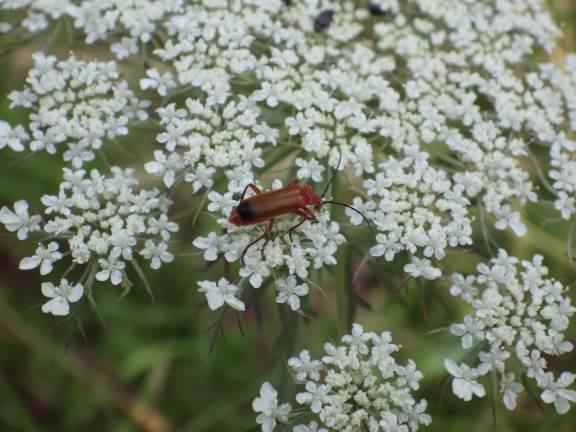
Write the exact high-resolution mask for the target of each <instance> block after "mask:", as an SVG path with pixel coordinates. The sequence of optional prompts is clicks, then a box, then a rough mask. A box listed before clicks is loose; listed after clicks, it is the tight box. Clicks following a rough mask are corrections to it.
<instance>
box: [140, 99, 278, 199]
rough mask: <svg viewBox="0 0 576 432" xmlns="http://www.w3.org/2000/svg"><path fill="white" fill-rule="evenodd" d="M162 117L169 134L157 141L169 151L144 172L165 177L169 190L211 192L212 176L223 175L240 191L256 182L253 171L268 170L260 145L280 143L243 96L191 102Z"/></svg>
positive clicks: (163, 110)
mask: <svg viewBox="0 0 576 432" xmlns="http://www.w3.org/2000/svg"><path fill="white" fill-rule="evenodd" d="M158 115H159V116H160V124H161V125H162V126H163V127H164V129H165V131H164V132H162V133H160V134H159V135H158V136H157V141H158V142H159V143H160V144H162V145H163V146H164V147H165V149H166V151H165V152H164V151H162V150H156V151H155V152H154V158H155V161H152V162H148V163H147V164H146V166H145V167H146V170H147V171H148V172H149V173H150V174H153V175H157V176H161V177H162V178H163V181H164V184H165V185H166V186H167V187H171V186H172V185H173V184H174V183H175V182H176V181H185V182H187V183H191V184H192V189H193V191H194V192H197V191H198V190H200V189H201V188H205V189H208V190H210V189H211V188H212V186H213V184H214V179H213V178H214V176H215V175H216V174H221V173H222V172H223V171H225V172H226V175H227V177H228V179H229V190H231V191H233V192H239V191H242V189H243V188H244V186H245V185H246V184H247V183H249V182H250V181H252V167H257V168H261V167H263V166H264V160H263V159H262V149H261V148H260V146H261V145H263V144H276V142H277V139H278V133H277V131H275V130H273V129H271V128H270V127H268V126H267V125H266V124H265V123H263V122H261V121H259V120H258V117H259V116H260V111H259V110H258V107H256V106H254V105H253V104H251V103H250V101H249V100H248V99H246V98H245V97H240V99H239V100H236V101H234V100H230V101H227V103H225V104H222V105H221V104H219V103H217V102H215V101H213V103H212V104H210V103H209V102H206V103H205V104H203V103H202V102H201V101H199V100H194V99H187V100H186V109H180V108H176V106H175V105H174V104H170V105H168V106H166V107H163V108H160V109H159V110H158Z"/></svg>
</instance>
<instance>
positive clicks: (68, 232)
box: [0, 167, 178, 315]
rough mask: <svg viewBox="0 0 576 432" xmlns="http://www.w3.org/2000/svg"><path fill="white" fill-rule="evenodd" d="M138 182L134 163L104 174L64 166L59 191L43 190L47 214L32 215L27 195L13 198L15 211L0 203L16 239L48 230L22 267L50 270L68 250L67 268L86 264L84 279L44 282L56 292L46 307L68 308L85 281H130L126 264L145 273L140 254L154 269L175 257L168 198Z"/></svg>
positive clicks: (0, 219) (49, 292)
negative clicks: (72, 282)
mask: <svg viewBox="0 0 576 432" xmlns="http://www.w3.org/2000/svg"><path fill="white" fill-rule="evenodd" d="M137 185H138V181H137V180H136V178H135V177H134V172H133V170H130V169H124V170H123V169H120V168H117V167H114V168H112V175H111V176H109V177H105V176H103V175H102V174H101V173H100V172H98V171H97V170H95V169H94V170H92V171H90V172H89V173H88V172H86V171H85V170H76V171H74V170H70V169H67V168H65V169H64V180H63V182H62V183H61V184H60V189H59V191H58V194H57V195H44V196H43V197H42V204H44V218H45V220H42V219H41V217H40V216H38V215H35V216H29V214H28V204H27V203H26V202H25V201H18V202H16V203H15V205H14V211H12V210H10V209H8V208H6V207H3V208H2V209H0V223H2V224H4V226H5V227H6V229H7V230H8V231H12V232H17V233H18V238H19V239H21V240H24V239H26V238H27V237H28V235H29V233H35V232H37V233H42V234H43V235H44V237H45V238H46V240H43V241H41V242H40V244H39V246H38V248H37V249H36V252H35V254H34V255H32V256H30V257H26V258H23V259H22V260H21V262H20V269H22V270H31V269H35V268H39V269H40V273H41V274H42V275H47V274H49V273H51V272H52V270H53V269H54V263H56V262H58V261H60V260H62V259H63V258H64V257H65V256H66V255H70V256H71V258H72V264H71V267H69V268H68V270H67V271H66V273H70V272H71V271H72V269H73V268H74V267H76V266H78V265H85V266H86V271H85V272H84V275H83V276H82V277H81V280H80V282H79V284H80V285H77V284H75V285H74V286H71V285H69V284H68V282H67V281H66V280H65V279H64V280H63V281H62V283H61V286H60V287H59V288H58V287H54V286H53V285H51V284H48V285H46V284H44V285H43V288H42V292H43V293H44V294H45V295H46V296H48V297H51V298H54V299H55V300H54V299H53V300H51V301H50V302H49V303H47V304H46V305H45V307H44V308H43V310H44V311H45V312H51V313H54V314H55V315H66V314H67V313H68V308H67V303H68V302H70V303H72V302H75V301H77V300H78V299H79V298H80V296H81V295H82V291H83V288H82V286H85V287H86V289H87V290H90V289H91V288H92V283H93V282H94V279H96V280H98V281H101V282H105V281H108V280H109V281H110V282H111V283H112V284H113V285H120V284H123V286H124V287H125V288H129V287H130V282H129V280H128V275H127V270H128V269H127V264H131V265H132V267H133V268H134V270H135V272H136V273H137V274H138V276H139V277H140V278H141V279H142V278H144V275H143V273H142V270H141V269H140V266H139V265H138V263H137V257H136V256H135V255H136V254H138V255H139V256H140V257H141V258H142V259H144V260H146V261H149V263H150V267H151V268H152V269H158V268H160V266H161V265H162V263H169V262H171V261H172V260H173V259H174V256H173V255H172V254H171V253H170V252H169V251H168V241H169V240H170V238H171V236H172V234H173V233H175V232H177V231H178V225H176V224H175V223H173V222H170V221H169V219H168V216H167V212H168V209H169V206H170V202H169V201H168V200H167V198H166V197H165V196H164V195H162V194H161V193H160V191H158V190H157V189H152V190H138V189H137ZM63 244H65V245H66V249H67V250H66V252H64V253H63V252H61V246H62V245H63ZM78 286H80V288H78ZM55 307H56V308H55Z"/></svg>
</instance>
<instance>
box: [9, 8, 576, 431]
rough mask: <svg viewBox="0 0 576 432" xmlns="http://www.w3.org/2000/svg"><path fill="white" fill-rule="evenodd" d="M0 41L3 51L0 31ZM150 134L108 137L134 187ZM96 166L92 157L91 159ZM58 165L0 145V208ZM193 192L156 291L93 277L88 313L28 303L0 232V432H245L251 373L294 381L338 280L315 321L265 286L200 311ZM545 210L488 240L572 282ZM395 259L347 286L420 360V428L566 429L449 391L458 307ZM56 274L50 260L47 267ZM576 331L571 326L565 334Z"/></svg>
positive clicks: (26, 56) (286, 389)
mask: <svg viewBox="0 0 576 432" xmlns="http://www.w3.org/2000/svg"><path fill="white" fill-rule="evenodd" d="M551 6H552V9H553V11H554V13H555V14H556V16H557V17H558V20H559V22H560V23H561V26H562V28H563V30H564V31H565V34H566V39H565V40H564V41H563V42H562V44H561V46H562V47H563V48H562V49H559V50H558V51H557V52H555V53H554V58H555V59H556V60H559V59H561V58H562V57H563V55H564V54H565V52H566V51H570V50H572V49H574V47H575V46H576V36H575V29H576V2H573V1H570V0H564V1H560V0H557V1H554V2H551ZM42 47H43V41H42V40H37V41H33V42H31V43H29V44H26V45H20V46H18V47H17V49H15V50H14V51H10V52H8V53H4V55H3V56H2V57H0V77H1V79H0V118H1V119H4V120H7V121H9V122H11V123H12V124H15V123H20V122H23V121H24V118H25V116H24V115H25V113H23V112H17V111H11V110H10V108H9V102H8V99H7V94H8V93H9V92H10V91H11V90H14V89H19V88H21V86H22V83H23V79H24V77H25V74H26V72H27V70H28V68H29V67H30V65H31V54H32V53H33V52H34V51H36V50H37V49H39V48H42ZM6 48H8V47H6ZM49 50H50V51H51V52H53V53H58V54H60V55H62V56H66V55H67V53H68V52H69V51H70V50H74V52H75V54H76V55H77V56H78V57H80V58H84V59H86V58H91V57H98V58H109V55H108V54H107V52H106V49H105V48H104V47H98V46H96V47H93V48H91V49H90V50H85V49H83V48H81V45H74V44H71V42H70V41H65V40H62V41H60V40H56V41H54V43H53V44H52V45H51V46H50V48H49ZM0 52H4V46H3V45H2V40H1V39H0ZM127 71H128V72H129V73H128V75H127V78H128V79H133V80H136V79H137V78H138V76H137V74H136V73H134V71H136V72H138V73H140V72H141V66H139V65H138V64H134V65H128V67H127ZM153 142H154V132H153V131H150V130H139V131H135V133H132V134H131V135H130V137H129V138H127V139H123V140H120V141H119V143H118V145H116V146H114V145H110V144H108V145H107V146H106V150H105V151H106V157H107V159H108V160H111V161H114V163H115V164H119V165H122V166H132V167H134V168H135V169H137V170H138V171H139V173H140V177H141V178H142V179H144V185H148V186H153V185H155V184H156V183H155V179H152V178H148V177H146V175H145V174H144V173H143V172H142V164H143V162H145V161H146V160H147V159H148V158H150V157H151V154H152V149H153ZM96 165H97V166H100V167H101V168H105V167H106V165H105V163H104V161H103V160H102V159H100V160H98V161H97V163H96ZM61 168H62V162H61V161H60V159H59V158H57V157H49V156H47V155H45V154H36V155H34V156H31V157H30V156H26V155H21V154H15V153H12V152H10V151H7V150H3V151H2V152H1V157H0V206H3V205H8V206H11V204H12V203H13V202H14V201H16V200H18V199H26V200H28V202H30V203H31V206H32V208H33V209H34V207H35V206H37V205H38V203H39V202H40V201H39V200H40V197H41V196H42V195H43V194H46V193H53V192H54V191H56V190H57V187H58V183H59V181H60V175H61ZM200 199H201V196H199V197H196V198H194V197H191V196H190V194H189V189H187V188H185V187H183V188H182V190H181V191H178V192H177V193H176V195H175V201H176V205H175V208H174V211H173V217H174V219H175V220H176V221H177V222H178V223H179V224H180V225H181V229H182V233H181V235H180V239H181V242H180V243H179V244H176V245H174V250H175V251H176V252H177V254H178V258H177V260H176V262H175V263H173V264H172V265H169V266H164V267H163V268H162V270H160V271H157V272H147V274H148V277H149V280H150V283H151V285H152V287H153V288H154V291H155V295H156V300H155V301H151V299H150V297H149V296H148V295H147V293H146V291H145V289H144V288H143V287H142V286H139V285H138V284H136V286H135V287H134V289H133V290H132V292H131V293H130V295H128V296H127V297H124V298H122V297H121V292H120V290H118V289H117V288H114V287H112V286H111V285H110V286H107V285H104V284H100V285H98V289H97V290H96V293H95V295H96V301H97V304H98V308H97V313H96V312H95V311H94V310H93V309H91V308H90V307H89V305H88V304H87V302H83V303H82V304H77V305H75V306H74V308H73V310H74V316H73V317H68V318H55V317H52V316H47V315H44V314H43V313H41V311H40V306H41V305H42V303H43V302H44V300H45V299H44V297H43V296H42V295H41V293H40V278H39V275H38V273H37V272H34V271H32V272H22V271H19V270H18V263H19V260H20V259H21V258H22V257H24V256H27V255H31V254H32V252H33V250H34V249H35V246H34V242H32V241H26V242H18V241H17V240H16V239H15V236H13V235H10V234H8V233H6V232H4V231H2V232H1V233H0V340H1V344H2V345H1V349H0V402H1V403H0V431H1V432H4V431H62V432H64V431H79V430H83V431H85V432H89V431H111V432H128V431H139V430H142V431H149V432H165V431H182V432H184V431H188V432H201V431H206V432H207V431H225V432H227V431H247V430H250V429H253V428H254V425H255V421H254V418H255V416H254V414H253V412H252V410H251V401H252V399H253V398H254V397H255V396H256V395H257V393H258V390H259V387H260V385H261V384H262V382H264V381H265V380H269V381H271V382H272V383H274V384H275V385H277V386H278V387H279V388H280V389H281V391H282V392H283V394H284V395H289V394H290V392H292V391H293V390H294V389H293V388H291V387H290V385H289V384H288V381H287V371H286V367H285V365H286V359H287V358H288V356H289V355H290V354H293V353H295V352H298V351H299V350H301V349H304V348H306V349H309V350H311V351H312V352H313V353H316V354H318V353H319V352H320V351H321V349H322V344H323V343H324V342H326V341H330V340H335V339H336V338H337V337H339V335H341V332H342V320H339V319H338V309H339V305H338V301H337V298H338V296H337V295H335V293H334V292H333V291H334V289H342V288H338V286H337V285H338V284H335V283H334V280H335V276H337V275H334V274H331V273H328V272H325V273H322V274H320V275H319V276H318V282H319V283H320V284H321V285H322V286H323V287H324V290H325V291H326V293H327V296H326V297H324V296H322V295H315V296H313V298H312V301H313V303H314V309H315V310H316V312H317V317H310V318H309V319H304V318H302V317H297V316H295V315H294V314H285V313H284V312H283V309H279V308H277V307H276V306H275V305H274V302H273V299H272V297H271V295H270V292H265V293H264V294H263V297H266V298H262V299H260V304H261V305H262V308H261V316H257V315H255V314H253V313H247V314H245V315H243V316H242V317H241V321H242V324H241V327H242V331H240V329H239V326H238V324H237V318H236V316H235V315H234V314H233V313H228V314H226V315H225V316H224V317H221V315H220V314H219V313H212V312H210V311H209V310H207V307H206V305H205V299H204V296H203V295H199V294H198V293H197V281H198V280H201V279H208V278H211V279H213V280H215V279H216V278H217V277H219V276H220V275H221V274H222V272H223V271H226V269H225V268H224V265H223V264H222V263H217V264H215V265H214V266H211V267H207V266H206V265H205V263H204V262H203V261H202V260H201V259H200V257H198V256H196V255H194V252H195V250H194V248H193V247H192V245H191V241H192V239H194V238H195V236H197V235H199V234H200V233H206V232H207V231H208V230H209V229H210V228H214V226H213V225H211V223H212V222H211V221H210V219H209V218H207V217H205V216H204V215H203V214H200V217H199V220H198V223H196V224H192V221H193V220H194V217H195V214H196V211H197V207H198V205H199V202H200ZM553 217H556V214H555V213H554V212H553V211H551V210H550V209H549V208H546V207H543V206H541V205H539V206H533V207H530V208H529V209H528V211H527V212H526V218H527V220H528V221H529V223H530V229H529V234H528V236H527V237H525V238H523V239H521V240H518V239H513V238H512V237H510V236H508V235H506V234H501V233H500V234H499V235H498V241H499V242H500V244H501V245H502V246H505V247H506V248H507V249H508V250H509V252H511V253H514V254H516V255H518V256H520V257H528V256H530V255H532V254H533V253H542V254H543V255H544V256H545V263H546V265H548V266H549V267H550V268H551V273H552V274H553V275H554V276H555V277H556V278H558V279H559V280H561V281H562V282H564V283H565V284H571V283H573V281H574V275H575V268H574V265H570V263H569V262H568V260H567V259H566V256H565V255H566V254H565V237H566V235H565V233H566V232H567V224H565V223H560V222H555V223H549V219H550V218H553ZM358 247H359V249H360V250H366V249H367V247H368V246H367V244H359V245H358ZM358 255H359V256H358V257H357V258H358V260H359V259H361V258H362V257H361V255H360V254H358ZM355 259H356V258H355ZM478 259H479V257H478V256H475V255H474V254H472V253H470V254H468V253H463V252H457V253H456V252H454V253H453V254H452V255H451V256H450V257H449V258H448V259H447V260H446V263H448V264H446V268H447V270H449V269H451V268H454V269H456V268H457V269H458V270H459V271H462V270H465V269H468V270H471V269H473V267H474V265H475V264H476V262H477V261H478ZM400 267H401V265H400V264H396V265H394V266H392V265H390V266H385V267H384V268H383V267H380V268H379V269H378V272H375V271H374V269H372V271H369V272H367V274H366V275H364V276H363V277H362V278H361V280H360V281H359V284H358V286H357V289H358V290H359V291H360V293H361V295H362V296H364V297H365V298H366V299H368V300H369V302H370V304H371V305H372V309H371V310H370V311H368V310H360V311H358V314H357V316H356V320H357V321H358V322H360V323H362V324H364V325H365V327H366V328H368V329H370V330H374V331H379V330H389V331H392V333H393V337H394V341H395V342H396V343H400V344H402V346H403V350H402V352H401V354H400V356H401V357H402V358H404V359H407V358H412V359H414V360H415V361H416V363H417V364H418V367H419V368H420V369H421V370H422V371H423V373H424V376H425V380H424V382H423V388H422V389H421V391H420V393H419V396H420V397H424V398H426V399H427V400H428V401H429V412H430V414H431V415H432V417H433V423H432V426H431V427H430V428H428V429H426V430H430V431H446V432H450V431H462V430H466V431H467V432H474V431H485V430H488V429H492V430H497V431H502V432H504V431H515V430H518V431H520V430H522V431H527V430H529V431H555V432H564V431H566V432H568V431H575V430H576V409H572V411H571V412H570V413H569V414H567V415H565V416H558V415H556V414H555V412H554V410H553V409H552V408H551V407H550V406H541V405H539V404H538V403H537V401H535V399H534V398H532V397H530V396H529V395H527V394H526V393H524V395H523V396H522V398H521V399H520V400H519V407H518V408H517V410H516V411H515V412H514V413H509V412H507V411H506V410H505V409H504V408H503V405H502V404H501V402H500V401H497V402H496V404H493V403H492V402H491V401H490V398H485V399H483V400H475V401H474V402H473V403H468V404H465V403H462V402H460V401H458V400H456V399H455V397H454V396H453V395H451V392H450V388H449V382H448V381H447V380H446V374H445V372H444V369H443V365H442V359H443V358H444V357H448V356H450V357H452V358H454V359H463V358H464V357H463V356H464V353H463V352H462V350H461V349H460V346H459V341H458V340H457V339H455V338H452V337H449V336H448V335H447V334H446V332H435V331H434V330H438V329H441V328H443V327H446V326H447V325H448V324H449V323H452V322H455V321H456V320H459V319H461V317H462V316H463V314H464V313H465V310H464V309H462V310H461V309H459V308H458V307H457V306H456V305H455V303H454V302H453V301H452V299H451V298H450V296H449V295H448V293H447V289H446V288H447V284H446V283H445V282H444V283H436V284H424V283H415V282H412V281H407V280H406V279H405V278H404V277H403V275H402V274H401V272H400V270H399V268H400ZM62 270H63V267H57V271H56V272H55V274H58V273H59V272H61V271H62ZM268 291H270V290H268ZM219 319H222V324H223V326H222V327H223V329H224V332H223V334H219V333H218V334H217V336H216V338H215V345H214V349H213V350H212V351H210V346H211V343H212V342H213V338H214V323H215V322H216V321H217V320H219ZM283 329H284V330H283ZM286 329H288V330H286ZM575 335H576V332H575V331H574V330H572V331H571V337H570V339H571V340H572V341H575V340H576V337H575ZM551 366H552V369H553V370H555V371H562V370H569V371H572V372H576V355H575V354H572V355H566V356H564V357H562V358H560V359H557V360H556V359H555V360H554V362H552V364H551ZM493 410H495V411H496V413H495V414H494V412H493ZM494 419H495V420H496V424H495V425H494Z"/></svg>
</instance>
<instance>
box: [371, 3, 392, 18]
mask: <svg viewBox="0 0 576 432" xmlns="http://www.w3.org/2000/svg"><path fill="white" fill-rule="evenodd" d="M368 10H369V11H370V15H372V16H379V17H383V16H390V15H392V13H391V12H390V11H389V10H385V9H382V6H380V5H379V4H377V3H370V4H369V5H368Z"/></svg>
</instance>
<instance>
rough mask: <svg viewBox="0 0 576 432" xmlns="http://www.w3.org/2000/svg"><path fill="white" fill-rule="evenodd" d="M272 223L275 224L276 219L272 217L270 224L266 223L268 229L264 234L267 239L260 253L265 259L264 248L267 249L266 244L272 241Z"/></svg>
mask: <svg viewBox="0 0 576 432" xmlns="http://www.w3.org/2000/svg"><path fill="white" fill-rule="evenodd" d="M272 225H274V219H270V221H269V222H268V225H266V231H264V236H265V237H266V241H265V242H264V245H263V246H262V249H260V253H261V254H262V259H264V249H266V246H267V245H268V243H270V240H272Z"/></svg>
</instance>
